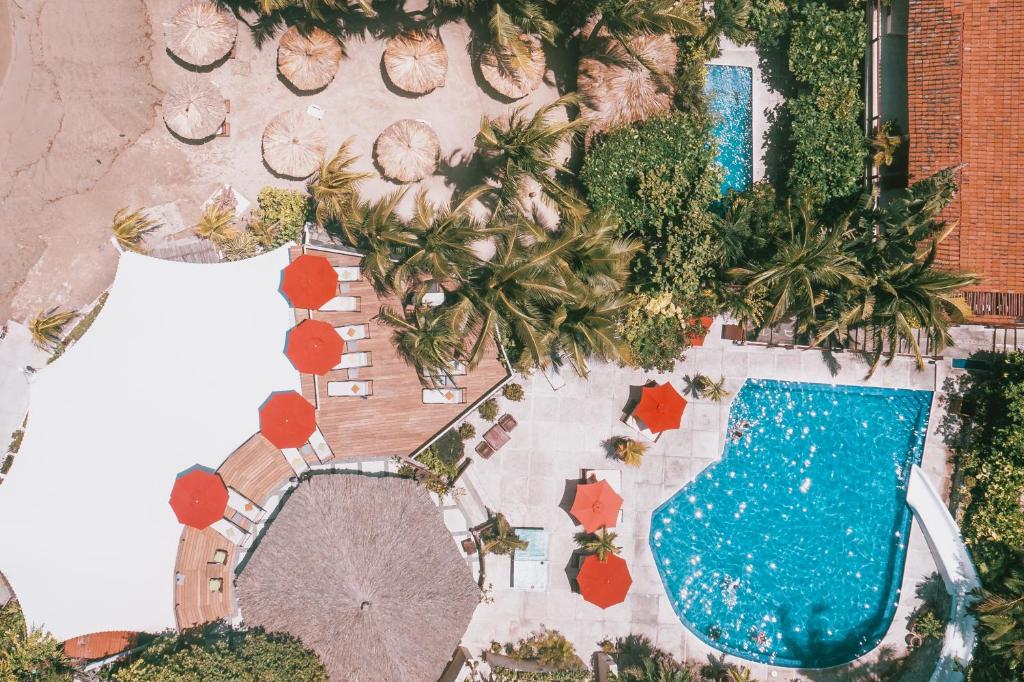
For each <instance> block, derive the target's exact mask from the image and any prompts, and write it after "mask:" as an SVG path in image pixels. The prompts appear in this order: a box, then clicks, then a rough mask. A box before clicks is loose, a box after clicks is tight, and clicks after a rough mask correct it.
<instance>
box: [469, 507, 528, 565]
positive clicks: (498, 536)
mask: <svg viewBox="0 0 1024 682" xmlns="http://www.w3.org/2000/svg"><path fill="white" fill-rule="evenodd" d="M480 540H481V541H483V551H484V552H490V553H491V554H502V555H504V554H511V553H512V552H514V551H516V550H517V549H526V548H527V547H529V546H530V543H529V542H527V541H526V540H521V539H519V536H518V535H516V532H515V529H513V528H512V524H510V523H509V522H508V519H506V518H505V515H504V514H501V513H498V514H495V515H494V516H492V517H491V519H490V524H489V525H488V526H487V528H486V529H485V530H484V531H483V532H482V533H481V534H480Z"/></svg>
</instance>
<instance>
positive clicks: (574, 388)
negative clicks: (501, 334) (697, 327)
mask: <svg viewBox="0 0 1024 682" xmlns="http://www.w3.org/2000/svg"><path fill="white" fill-rule="evenodd" d="M720 336H721V334H720V327H719V324H717V323H716V325H715V326H714V327H713V328H712V330H711V332H710V333H709V334H708V337H707V341H706V344H705V346H704V347H703V348H694V349H692V350H690V351H689V352H688V353H687V358H686V360H685V362H683V363H680V364H679V365H678V366H677V367H676V371H674V372H673V373H671V374H659V373H648V372H642V371H635V370H632V369H630V368H619V367H615V366H610V365H600V366H594V367H593V369H592V372H591V375H590V379H589V380H582V379H579V378H577V377H576V376H575V374H574V373H572V372H571V370H570V371H567V372H566V373H565V374H564V375H563V376H565V378H566V385H565V386H564V387H562V388H561V389H560V390H558V391H557V392H556V391H553V390H552V389H551V387H550V385H549V384H548V383H547V381H546V379H545V378H544V377H543V375H541V374H539V373H537V374H534V375H533V376H531V377H525V378H519V379H517V380H519V381H521V383H523V385H524V388H525V389H526V396H527V397H526V399H525V400H524V401H523V402H521V403H510V402H509V401H507V400H504V399H502V400H501V402H502V409H503V411H508V412H510V413H512V414H513V415H514V416H515V417H516V419H517V420H518V421H519V424H520V425H519V427H518V428H517V429H516V430H515V431H514V433H513V438H512V441H511V442H510V443H509V444H508V445H506V446H505V447H504V448H503V449H502V450H500V451H499V452H498V453H497V454H496V455H494V457H492V458H491V459H490V460H486V461H483V460H480V461H476V462H474V463H473V465H472V466H471V467H470V468H469V470H468V471H467V473H466V475H465V477H464V481H465V482H466V485H467V487H469V488H471V491H472V493H473V494H472V495H471V497H479V499H480V500H482V502H483V503H484V504H485V505H486V506H487V507H489V508H490V509H492V510H496V511H501V512H503V513H504V514H505V515H506V516H507V517H508V519H509V520H510V522H512V524H513V525H515V526H539V527H543V528H545V529H547V530H548V532H549V536H550V546H549V553H548V556H549V562H548V571H549V575H548V579H549V580H548V583H549V586H548V590H547V592H546V593H531V592H521V591H514V590H512V589H510V587H509V585H510V581H509V578H510V575H509V574H510V561H509V559H508V558H506V557H498V556H489V557H488V558H487V562H486V570H487V580H486V582H487V583H489V584H490V586H491V590H490V593H491V596H492V597H493V601H492V602H491V603H485V604H481V606H480V607H479V608H478V609H477V612H476V615H475V617H474V619H473V621H472V623H471V625H470V627H469V630H468V631H467V633H466V636H465V639H464V643H465V644H466V645H467V646H468V647H469V648H470V650H471V651H472V652H473V653H474V654H478V653H479V652H480V651H481V650H483V649H485V648H487V646H488V645H489V643H490V642H491V641H492V640H497V641H501V642H505V641H510V640H515V639H518V638H520V637H523V636H525V635H527V634H529V633H530V632H532V631H534V630H536V629H538V628H540V627H542V626H545V627H549V628H554V629H557V630H560V631H561V632H562V633H563V634H565V635H566V636H567V637H568V638H569V639H571V640H572V641H573V642H574V644H575V645H576V648H577V651H578V652H579V653H580V655H581V656H583V657H584V658H586V657H588V656H589V655H590V654H591V652H593V651H595V650H596V649H597V645H598V642H599V641H601V640H602V639H604V638H615V637H619V636H624V635H626V634H629V633H640V634H645V635H648V636H649V637H650V638H651V639H652V640H654V641H655V642H656V643H657V644H658V646H660V647H662V648H664V649H666V650H669V651H671V652H673V653H674V654H675V655H676V656H678V657H680V658H686V659H689V660H696V661H706V659H707V656H708V655H709V654H711V653H712V650H711V649H710V648H709V647H707V646H706V645H705V644H703V643H702V642H701V641H700V640H699V639H697V638H696V637H695V636H693V635H692V634H690V633H689V632H688V631H687V630H686V629H685V628H684V627H683V625H682V624H681V622H680V621H679V619H678V618H677V617H676V615H675V613H674V612H673V610H672V606H671V604H670V602H669V599H668V597H667V595H666V593H665V590H664V588H663V586H662V582H661V578H660V576H659V574H658V571H657V569H656V567H655V565H654V558H653V555H652V554H651V551H650V548H649V545H648V533H649V529H650V519H651V513H652V511H653V510H654V509H655V508H656V507H657V506H659V505H660V504H661V503H662V502H664V501H665V500H666V499H667V498H669V497H670V496H671V495H673V494H674V493H675V492H676V491H678V490H679V488H680V487H682V486H683V485H685V484H686V483H688V482H690V481H692V480H693V479H694V478H695V477H696V476H697V474H699V473H700V472H701V471H702V470H703V469H704V468H705V467H707V466H708V465H709V464H711V463H713V462H714V461H716V460H717V459H719V457H720V456H721V452H722V447H723V444H724V439H725V429H726V425H727V420H728V414H729V405H728V400H727V401H726V402H725V403H723V404H721V405H719V404H714V403H711V402H708V401H706V400H696V399H694V400H690V399H689V397H688V400H689V405H688V407H687V410H686V413H685V415H684V417H683V421H682V426H681V428H680V429H679V430H677V431H670V432H666V433H665V434H664V435H663V436H662V438H661V439H660V440H659V441H658V443H657V444H655V445H654V446H652V447H651V448H650V449H649V450H648V452H647V454H646V455H645V456H644V461H643V464H642V465H641V466H640V467H639V468H629V467H623V466H621V464H620V463H619V462H617V461H616V460H613V459H610V458H609V457H608V455H607V454H606V450H605V447H604V445H603V443H604V442H605V441H606V440H608V439H609V438H611V437H612V436H616V435H624V436H631V435H635V433H634V432H633V431H632V430H631V429H630V428H629V427H627V426H626V425H624V424H623V423H622V422H621V421H620V416H621V414H622V409H623V407H624V405H625V404H626V402H627V399H628V392H629V387H630V386H631V385H632V386H639V385H641V384H643V383H645V382H646V381H647V380H650V379H654V380H656V381H658V382H663V381H672V382H673V383H674V384H675V385H676V387H677V388H679V389H682V388H683V387H684V386H685V382H684V381H683V375H686V374H693V373H695V372H700V373H703V374H705V375H708V376H711V377H712V378H717V377H718V376H719V375H724V376H725V377H726V380H727V381H726V385H727V388H728V389H729V391H730V392H731V396H730V398H731V397H732V396H734V395H735V394H736V392H737V391H738V390H739V388H740V387H741V385H742V383H743V381H744V380H745V379H747V378H775V379H787V380H794V381H810V382H822V383H841V384H855V385H872V386H886V387H893V388H915V389H926V390H934V389H935V387H936V386H941V385H942V381H943V379H944V378H945V376H946V374H947V373H949V371H950V370H949V364H948V361H940V362H938V363H937V364H929V365H926V368H925V369H924V370H923V371H920V372H919V371H916V370H915V368H914V366H913V361H912V360H910V359H909V358H898V359H897V360H896V361H895V362H894V363H893V364H892V365H891V366H890V367H879V369H878V371H877V372H876V373H875V375H874V377H872V378H871V379H870V380H868V381H865V380H864V375H865V373H866V367H867V366H866V364H865V363H864V362H863V361H862V360H861V359H860V358H859V357H855V356H852V355H848V354H843V355H838V356H837V359H838V361H839V363H840V367H839V370H838V373H837V374H836V375H835V376H832V375H831V374H830V372H829V370H828V368H827V367H826V365H825V363H824V362H823V359H822V354H821V353H820V352H818V351H810V350H798V349H784V348H767V347H762V346H739V345H733V344H732V343H730V342H726V341H722V340H721V339H720ZM570 375H571V376H570ZM944 411H945V409H944V406H943V404H942V402H941V401H940V400H939V399H938V396H937V394H936V398H935V399H933V403H932V412H931V417H930V423H929V437H928V440H927V442H926V446H925V454H924V459H923V463H922V466H923V468H924V469H925V471H926V472H927V473H928V474H929V476H930V478H931V479H932V480H933V481H934V482H935V484H936V485H937V487H938V488H939V490H945V489H946V486H947V481H948V471H947V464H946V451H945V447H944V445H943V444H942V442H941V438H940V437H939V436H938V435H937V434H936V433H935V429H936V428H937V425H938V424H939V422H940V420H941V417H942V415H943V414H944ZM469 420H470V421H471V422H473V423H475V425H476V426H477V433H478V434H482V433H483V430H484V429H485V428H486V427H488V426H490V425H489V424H485V423H483V422H482V421H480V419H479V417H478V415H476V414H473V415H472V416H471V417H470V419H469ZM475 442H476V441H472V442H471V443H469V445H473V444H474V443H475ZM468 449H471V448H468ZM473 457H476V456H475V455H473ZM583 468H621V469H622V486H623V490H622V493H623V497H624V498H625V505H624V522H623V523H622V524H620V526H619V527H618V528H616V531H617V532H618V534H619V537H618V544H620V545H621V546H622V547H623V551H622V556H623V558H624V559H626V561H627V562H628V564H629V567H630V571H631V573H632V575H633V586H632V588H631V590H630V592H629V595H628V597H627V599H626V601H625V602H624V603H622V604H619V605H616V606H613V607H611V608H609V609H607V610H603V611H602V610H601V609H599V608H597V607H596V606H593V605H591V604H589V603H587V602H585V601H584V600H583V599H582V598H581V597H580V596H579V595H578V594H575V593H573V592H572V591H571V588H570V580H569V577H568V576H569V575H571V574H573V573H574V570H573V569H572V568H571V567H570V558H571V555H572V552H573V550H574V548H575V543H574V540H573V536H574V534H575V533H576V532H577V531H578V530H580V529H579V527H578V526H577V525H576V524H575V522H574V520H573V519H572V518H571V517H570V516H569V514H568V513H567V512H566V511H565V509H567V508H568V505H569V504H571V500H572V497H571V496H572V492H573V489H574V486H575V482H576V481H578V480H579V478H580V470H581V469H583ZM934 571H935V564H934V562H933V560H932V558H931V555H930V553H929V551H928V548H927V545H926V543H925V541H924V538H923V536H922V535H921V533H920V531H919V529H918V528H917V523H916V521H915V522H914V527H913V530H912V533H911V538H910V545H909V551H908V555H907V565H906V570H905V574H904V581H903V585H902V594H903V595H904V597H903V598H902V599H901V602H900V605H899V608H898V611H897V614H896V617H895V618H894V620H893V624H892V626H891V627H890V630H889V632H888V634H887V636H886V637H885V639H884V641H883V642H882V645H883V646H886V647H893V648H895V649H896V650H897V651H903V649H904V648H905V645H904V638H905V636H906V622H907V617H908V615H909V614H910V612H911V611H912V610H913V609H914V607H915V606H916V605H917V599H916V597H915V596H914V587H915V586H916V585H917V584H918V583H919V582H921V581H922V579H923V578H925V577H926V576H928V575H930V574H931V573H933V572H934ZM877 654H878V649H876V650H875V651H874V652H872V653H871V654H868V656H867V657H865V658H862V659H861V661H864V660H865V659H868V660H870V659H871V658H872V657H877ZM736 662H740V661H738V660H736ZM744 664H745V665H747V666H748V667H751V668H752V669H753V670H754V672H755V675H756V677H757V679H764V680H803V679H808V678H807V677H806V676H805V675H802V674H799V673H798V672H796V671H793V670H791V669H784V668H772V667H769V666H764V665H756V664H751V663H749V662H744ZM808 672H809V673H810V675H811V676H813V679H814V680H826V679H828V680H846V679H851V672H850V670H849V669H848V668H835V669H831V670H829V671H813V672H811V671H808Z"/></svg>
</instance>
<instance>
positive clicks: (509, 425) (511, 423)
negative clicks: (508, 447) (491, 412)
mask: <svg viewBox="0 0 1024 682" xmlns="http://www.w3.org/2000/svg"><path fill="white" fill-rule="evenodd" d="M498 426H500V427H501V428H503V429H505V432H506V433H512V429H514V428H516V427H517V426H519V422H517V421H516V418H515V417H513V416H512V415H510V414H503V415H501V416H500V417H498Z"/></svg>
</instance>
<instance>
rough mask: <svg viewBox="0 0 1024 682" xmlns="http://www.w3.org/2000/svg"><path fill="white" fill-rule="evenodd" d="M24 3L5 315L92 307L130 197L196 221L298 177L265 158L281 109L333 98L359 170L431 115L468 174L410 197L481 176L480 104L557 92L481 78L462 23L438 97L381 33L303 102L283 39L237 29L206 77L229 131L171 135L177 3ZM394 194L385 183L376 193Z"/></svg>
mask: <svg viewBox="0 0 1024 682" xmlns="http://www.w3.org/2000/svg"><path fill="white" fill-rule="evenodd" d="M6 1H7V0H0V2H6ZM11 1H12V4H11V10H12V12H11V15H12V20H13V24H14V28H15V32H14V41H13V44H12V50H11V54H12V58H11V68H10V71H9V76H8V78H7V80H6V82H4V84H3V86H2V90H0V101H3V102H4V103H5V105H4V107H2V109H0V237H2V241H0V243H2V244H3V246H2V247H0V320H5V319H8V318H9V317H10V318H12V319H17V320H25V319H27V318H30V317H31V316H32V315H33V314H35V313H36V311H38V310H40V309H42V308H48V307H51V306H54V305H63V306H65V307H72V308H77V307H81V306H84V305H87V304H88V303H89V302H91V301H92V300H94V299H95V297H96V296H97V295H99V294H100V293H101V292H102V291H103V290H104V289H105V288H106V287H107V286H109V284H110V282H111V281H112V279H113V275H114V270H115V267H116V262H117V257H116V252H115V251H114V249H113V248H112V246H111V245H110V241H109V237H110V232H109V221H110V217H111V216H112V215H113V214H114V212H115V211H116V210H117V209H118V208H120V207H122V206H128V207H131V208H141V207H147V206H155V205H158V204H163V203H166V202H175V203H177V205H178V208H179V209H180V211H181V214H182V215H183V216H184V219H185V221H186V224H189V223H190V221H194V220H195V219H196V218H197V217H198V207H199V205H200V204H201V202H202V201H203V200H204V199H206V197H208V196H209V195H210V194H211V193H212V192H213V191H214V190H215V189H216V188H217V187H218V186H220V185H221V184H223V183H230V184H231V185H232V186H234V187H235V188H236V189H237V190H238V191H240V192H241V193H242V194H244V195H245V196H246V197H248V198H249V199H250V200H255V198H256V194H257V193H258V192H259V190H260V188H262V187H264V186H266V185H274V186H278V187H296V188H298V187H301V186H302V183H301V182H294V181H288V180H282V179H280V178H277V177H275V176H274V175H272V174H271V173H270V172H269V171H268V169H267V168H266V167H265V166H264V164H263V162H262V159H261V145H260V140H261V135H262V133H263V128H264V127H265V126H266V124H267V122H268V121H269V120H270V118H272V117H273V116H274V115H275V114H277V113H278V112H280V111H284V110H286V109H300V110H305V109H306V108H307V107H308V106H309V105H310V104H318V105H320V107H322V108H323V110H324V112H325V114H324V119H323V120H324V124H325V128H326V131H327V138H328V147H329V152H333V149H334V148H336V146H337V145H338V144H340V143H341V142H342V141H343V140H346V139H348V138H353V139H354V142H353V146H352V149H353V151H355V152H356V153H357V154H359V155H360V157H361V158H360V160H359V163H358V164H357V165H358V167H359V168H361V169H364V170H367V171H374V172H375V171H376V169H375V168H374V165H373V158H372V150H373V143H374V140H375V139H376V137H377V135H378V134H379V133H380V132H381V131H382V130H383V129H384V128H385V127H387V126H388V125H389V124H391V123H393V122H394V121H396V120H398V119H401V118H416V119H421V120H425V121H427V122H428V123H429V124H430V125H431V126H433V128H434V129H435V131H436V132H437V134H438V137H439V138H440V141H441V147H442V157H443V158H445V159H448V160H450V161H451V162H452V164H453V165H454V166H456V168H455V169H454V170H452V171H450V172H447V173H443V172H439V173H438V174H435V175H433V176H430V177H428V178H426V179H424V180H423V181H421V182H419V183H414V184H412V185H408V186H407V187H408V188H409V192H408V196H407V197H406V200H407V202H409V203H411V201H412V198H413V195H414V194H415V193H416V192H417V191H418V190H420V189H423V190H426V191H427V192H428V193H429V194H430V196H431V197H432V198H434V199H435V200H438V201H441V200H444V199H446V198H447V197H448V196H450V194H451V192H452V191H453V190H454V188H455V187H456V186H459V185H460V184H465V183H467V182H470V181H474V182H475V178H473V177H469V176H468V175H467V172H466V170H465V169H464V168H460V167H459V162H460V161H461V160H462V159H463V158H464V157H466V156H468V155H469V154H470V153H471V152H472V150H473V138H474V136H475V134H476V132H477V130H478V128H479V121H480V116H481V115H482V114H488V115H492V116H494V115H499V114H503V113H505V112H507V111H508V110H509V109H511V108H512V107H513V106H515V105H519V104H525V105H527V106H528V108H530V109H533V108H536V107H537V106H540V105H541V104H543V103H546V102H550V101H551V100H553V99H555V98H556V97H557V96H558V92H557V88H556V87H555V85H554V82H553V78H552V75H551V73H550V72H549V73H548V76H547V78H546V80H545V82H544V83H542V84H541V86H540V88H539V89H538V90H537V91H535V92H534V93H532V94H531V95H530V96H529V97H527V98H525V99H524V100H521V101H520V102H517V103H515V104H509V103H508V102H507V101H504V100H501V99H498V98H496V97H495V96H493V94H492V93H489V92H488V91H486V90H484V89H483V88H481V85H480V82H479V76H478V74H477V73H476V71H475V68H474V65H473V64H472V63H471V60H470V57H469V54H468V51H467V45H468V42H469V31H468V28H467V27H466V26H465V25H464V24H462V23H452V24H448V25H446V26H444V27H443V28H442V29H441V37H442V39H443V40H444V43H445V46H446V48H447V51H448V54H449V69H448V77H447V84H446V85H445V86H444V87H442V88H439V89H438V90H436V91H434V92H432V93H430V94H428V95H425V96H423V97H415V98H414V97H408V96H404V95H401V94H397V93H396V92H395V91H393V90H391V89H389V87H388V85H387V84H386V83H385V82H384V80H383V79H382V77H381V56H382V54H383V51H384V42H383V41H382V40H378V39H376V38H373V37H369V36H367V37H360V36H356V37H352V38H348V39H347V40H346V41H345V56H344V58H343V60H342V63H341V67H340V69H339V71H338V74H337V77H336V78H335V80H334V82H333V83H331V84H330V85H329V86H328V87H327V88H326V89H324V90H323V91H321V92H319V93H316V94H313V95H308V96H298V95H296V94H295V93H294V92H293V91H292V90H290V89H289V88H288V87H287V86H286V85H285V84H284V83H283V82H282V80H281V79H280V77H279V75H278V73H277V68H276V55H277V41H276V38H275V39H273V40H270V41H267V42H266V43H265V44H264V45H263V47H262V49H259V48H257V47H256V45H255V43H254V41H253V37H252V34H251V33H250V31H249V29H248V27H246V26H245V24H244V23H240V24H239V32H238V46H237V52H236V55H235V57H234V58H232V59H228V60H226V61H225V62H224V63H223V64H220V65H218V66H217V67H216V68H214V69H213V70H212V71H211V72H210V73H209V78H211V79H212V80H213V82H214V83H215V84H216V85H217V86H218V87H219V88H220V90H221V91H222V92H223V94H224V96H225V98H227V99H230V101H231V113H230V114H229V117H228V121H229V124H230V126H231V135H230V137H223V138H215V139H213V140H211V141H209V142H207V143H204V144H201V145H189V144H183V143H182V142H180V141H179V140H176V139H175V138H173V137H172V136H171V135H170V133H169V132H168V131H167V129H166V127H165V126H164V123H163V120H162V118H161V114H160V106H159V105H160V99H161V98H162V95H163V92H164V91H166V90H167V89H168V88H169V87H171V85H172V84H173V83H175V82H176V81H178V80H180V79H181V78H183V77H184V76H185V75H186V74H187V72H186V71H185V69H183V68H182V67H181V66H180V65H179V64H176V63H175V62H174V61H172V59H171V58H170V57H169V56H168V54H167V52H166V46H165V45H164V42H163V28H162V24H163V21H164V20H165V19H166V18H168V17H170V16H171V15H172V14H173V13H174V11H175V9H176V8H177V6H178V4H179V2H178V0H109V1H108V2H103V3H77V2H72V1H71V0H35V1H32V0H11ZM112 5H114V6H116V7H117V9H116V10H113V9H112V7H111V6H112ZM8 103H10V105H8ZM397 189H400V186H399V185H396V184H393V183H390V182H387V181H385V180H383V179H380V178H375V179H373V180H370V181H368V182H367V183H366V185H365V187H364V192H365V195H366V196H368V197H373V196H379V195H381V194H383V193H386V192H389V191H394V190H397Z"/></svg>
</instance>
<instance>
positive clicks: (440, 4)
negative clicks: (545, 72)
mask: <svg viewBox="0 0 1024 682" xmlns="http://www.w3.org/2000/svg"><path fill="white" fill-rule="evenodd" d="M431 4H432V5H433V6H434V8H435V12H437V11H438V10H443V9H451V8H455V9H460V10H462V11H463V12H464V13H465V14H466V18H467V20H469V22H470V23H471V24H473V25H474V26H473V28H474V42H475V43H476V50H477V51H479V50H480V49H482V47H483V45H484V44H489V45H490V46H491V47H492V48H493V50H494V54H495V56H496V57H497V58H498V59H499V60H503V61H505V63H504V64H502V66H503V68H505V69H507V70H510V71H523V70H526V69H527V68H528V65H529V63H530V59H531V57H530V46H529V44H528V43H527V42H526V41H525V40H524V39H523V35H524V34H527V33H528V34H532V35H535V36H537V37H538V38H540V39H541V40H543V41H544V42H546V43H548V44H549V45H554V44H555V38H556V37H557V36H558V26H557V25H556V24H555V22H554V21H552V20H551V19H550V18H549V17H548V16H547V14H546V12H545V3H543V2H538V1H537V0H499V1H496V0H432V3H431Z"/></svg>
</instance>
